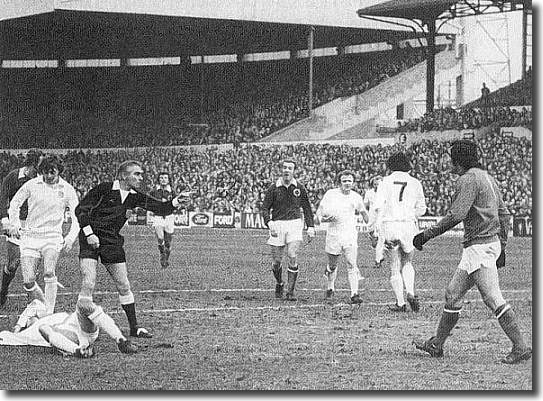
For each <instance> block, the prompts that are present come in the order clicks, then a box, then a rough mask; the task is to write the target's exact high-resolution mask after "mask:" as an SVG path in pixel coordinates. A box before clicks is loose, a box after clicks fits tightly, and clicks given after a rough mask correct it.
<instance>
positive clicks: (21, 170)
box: [18, 167, 26, 178]
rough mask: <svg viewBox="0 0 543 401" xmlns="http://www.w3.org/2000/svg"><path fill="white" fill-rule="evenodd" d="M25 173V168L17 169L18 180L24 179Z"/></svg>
mask: <svg viewBox="0 0 543 401" xmlns="http://www.w3.org/2000/svg"><path fill="white" fill-rule="evenodd" d="M25 171H26V167H21V168H20V169H19V176H18V178H24V177H25V176H26V174H25Z"/></svg>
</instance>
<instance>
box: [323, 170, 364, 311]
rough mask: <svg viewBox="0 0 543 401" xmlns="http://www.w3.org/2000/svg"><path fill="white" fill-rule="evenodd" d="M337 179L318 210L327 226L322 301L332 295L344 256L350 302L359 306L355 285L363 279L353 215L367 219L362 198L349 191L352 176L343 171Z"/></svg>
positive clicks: (350, 189) (359, 301)
mask: <svg viewBox="0 0 543 401" xmlns="http://www.w3.org/2000/svg"><path fill="white" fill-rule="evenodd" d="M337 180H338V183H339V187H338V188H333V189H329V190H328V191H326V193H325V194H324V196H323V198H322V200H321V202H320V204H319V208H318V209H317V217H318V218H319V219H320V221H322V222H323V223H328V227H327V230H326V245H325V252H326V254H327V255H328V265H327V266H326V270H325V272H324V275H325V277H326V279H327V287H326V293H325V299H328V300H330V299H331V298H332V297H333V295H334V291H335V288H334V286H335V281H336V276H337V266H338V261H339V257H340V256H341V255H342V254H343V255H344V256H345V260H346V261H347V265H348V273H347V274H348V277H349V285H350V287H351V303H352V304H360V303H362V299H361V298H360V295H359V293H358V282H359V280H361V279H362V276H361V274H360V270H358V266H357V264H356V259H357V256H358V231H357V229H356V214H357V213H362V216H363V218H364V221H365V222H366V223H367V222H368V219H369V216H368V212H367V211H366V207H365V206H364V199H363V198H362V196H360V194H358V193H357V192H355V191H353V190H352V188H353V184H354V174H353V173H352V172H351V171H349V170H344V171H342V172H340V173H339V174H338V176H337Z"/></svg>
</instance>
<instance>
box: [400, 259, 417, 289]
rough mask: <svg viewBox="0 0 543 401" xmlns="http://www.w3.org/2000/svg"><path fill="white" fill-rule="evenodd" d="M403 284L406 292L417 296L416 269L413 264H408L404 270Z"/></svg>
mask: <svg viewBox="0 0 543 401" xmlns="http://www.w3.org/2000/svg"><path fill="white" fill-rule="evenodd" d="M402 277H403V283H404V285H405V291H406V292H407V293H408V294H410V295H415V269H414V268H413V265H412V264H411V262H409V263H406V264H405V266H404V267H403V269H402Z"/></svg>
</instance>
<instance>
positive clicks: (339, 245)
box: [324, 233, 358, 255]
mask: <svg viewBox="0 0 543 401" xmlns="http://www.w3.org/2000/svg"><path fill="white" fill-rule="evenodd" d="M357 247H358V233H354V234H353V235H345V234H343V235H338V234H326V243H325V245H324V251H325V252H326V253H329V254H330V255H340V254H342V253H343V252H351V251H352V249H357Z"/></svg>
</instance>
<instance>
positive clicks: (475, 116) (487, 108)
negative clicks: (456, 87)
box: [397, 67, 533, 132]
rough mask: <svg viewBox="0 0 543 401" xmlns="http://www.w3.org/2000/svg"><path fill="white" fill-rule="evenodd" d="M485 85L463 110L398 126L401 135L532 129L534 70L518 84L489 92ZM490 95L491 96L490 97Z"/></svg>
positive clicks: (435, 112)
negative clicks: (491, 128)
mask: <svg viewBox="0 0 543 401" xmlns="http://www.w3.org/2000/svg"><path fill="white" fill-rule="evenodd" d="M488 90H489V89H488V88H487V87H486V86H485V85H484V84H483V88H482V95H481V97H480V98H479V99H477V100H476V101H474V102H471V103H469V104H467V105H465V106H464V107H462V108H460V109H453V108H452V107H445V108H438V109H435V110H433V111H431V112H427V113H426V114H424V116H422V117H421V118H416V119H410V120H407V121H404V122H400V123H399V124H398V128H397V131H398V132H427V131H445V130H449V129H453V130H462V129H476V128H481V127H485V126H488V125H490V124H496V125H500V126H502V127H526V128H529V129H532V111H531V108H527V107H525V106H530V105H531V104H532V91H533V87H532V69H531V67H530V69H529V70H528V71H527V73H526V77H525V78H523V79H520V80H519V81H517V82H515V83H513V84H511V85H508V86H506V87H504V88H501V89H499V90H497V91H495V92H490V93H488ZM487 93H488V94H487Z"/></svg>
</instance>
